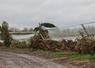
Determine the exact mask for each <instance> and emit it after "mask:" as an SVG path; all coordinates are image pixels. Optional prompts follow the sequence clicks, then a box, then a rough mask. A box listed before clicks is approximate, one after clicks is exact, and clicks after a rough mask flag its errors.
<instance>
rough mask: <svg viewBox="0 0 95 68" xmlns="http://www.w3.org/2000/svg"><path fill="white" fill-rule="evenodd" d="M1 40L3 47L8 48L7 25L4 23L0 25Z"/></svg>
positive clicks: (9, 40)
mask: <svg viewBox="0 0 95 68" xmlns="http://www.w3.org/2000/svg"><path fill="white" fill-rule="evenodd" d="M1 38H2V40H4V45H5V46H7V47H9V46H10V44H11V37H10V34H9V31H8V23H7V22H6V21H3V23H2V27H1Z"/></svg>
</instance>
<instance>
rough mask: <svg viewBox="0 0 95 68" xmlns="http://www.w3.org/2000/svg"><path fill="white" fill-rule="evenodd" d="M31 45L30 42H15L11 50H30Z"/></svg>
mask: <svg viewBox="0 0 95 68" xmlns="http://www.w3.org/2000/svg"><path fill="white" fill-rule="evenodd" d="M29 47H30V43H29V42H28V41H13V42H12V43H11V45H10V48H29Z"/></svg>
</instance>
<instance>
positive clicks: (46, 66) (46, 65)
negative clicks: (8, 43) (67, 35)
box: [0, 51, 67, 68]
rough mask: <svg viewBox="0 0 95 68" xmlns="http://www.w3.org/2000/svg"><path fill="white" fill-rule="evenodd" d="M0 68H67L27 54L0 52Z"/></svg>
mask: <svg viewBox="0 0 95 68" xmlns="http://www.w3.org/2000/svg"><path fill="white" fill-rule="evenodd" d="M0 68H67V67H65V66H63V65H60V64H56V63H54V62H50V61H49V60H46V59H42V58H38V57H35V56H32V55H28V54H16V53H11V52H3V51H0Z"/></svg>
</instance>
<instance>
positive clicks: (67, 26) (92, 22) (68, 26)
mask: <svg viewBox="0 0 95 68" xmlns="http://www.w3.org/2000/svg"><path fill="white" fill-rule="evenodd" d="M93 23H95V21H92V22H87V23H81V24H84V25H85V24H93ZM81 24H73V25H69V26H68V25H67V26H63V27H72V26H78V25H79V26H80V25H81Z"/></svg>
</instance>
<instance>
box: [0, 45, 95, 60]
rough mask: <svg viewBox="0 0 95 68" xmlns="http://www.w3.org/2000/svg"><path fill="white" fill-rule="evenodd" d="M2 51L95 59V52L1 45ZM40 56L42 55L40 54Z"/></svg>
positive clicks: (74, 58)
mask: <svg viewBox="0 0 95 68" xmlns="http://www.w3.org/2000/svg"><path fill="white" fill-rule="evenodd" d="M0 51H6V52H14V53H24V54H31V53H33V52H35V53H36V54H39V55H43V56H44V55H45V54H46V57H49V58H50V59H53V58H58V59H60V58H62V57H67V58H69V59H71V60H95V54H93V55H91V54H79V53H78V52H70V51H68V52H66V51H55V52H54V51H43V50H33V49H32V48H24V49H20V48H6V47H0ZM39 57H40V56H39Z"/></svg>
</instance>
